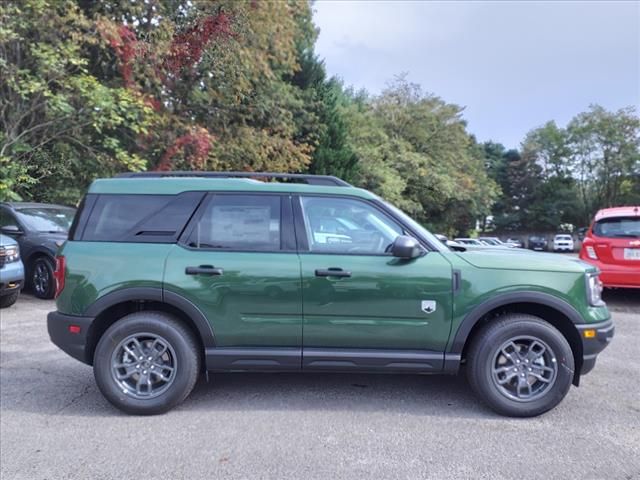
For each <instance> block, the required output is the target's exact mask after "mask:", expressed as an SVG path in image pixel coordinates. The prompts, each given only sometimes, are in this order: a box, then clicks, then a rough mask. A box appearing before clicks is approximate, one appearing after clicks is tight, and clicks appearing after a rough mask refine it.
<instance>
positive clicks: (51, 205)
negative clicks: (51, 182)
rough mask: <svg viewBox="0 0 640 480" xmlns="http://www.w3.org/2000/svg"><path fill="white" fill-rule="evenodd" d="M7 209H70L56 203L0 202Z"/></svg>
mask: <svg viewBox="0 0 640 480" xmlns="http://www.w3.org/2000/svg"><path fill="white" fill-rule="evenodd" d="M1 203H2V205H7V206H8V207H9V208H13V209H15V210H20V209H21V208H71V209H73V207H69V206H68V205H58V204H56V203H38V202H1Z"/></svg>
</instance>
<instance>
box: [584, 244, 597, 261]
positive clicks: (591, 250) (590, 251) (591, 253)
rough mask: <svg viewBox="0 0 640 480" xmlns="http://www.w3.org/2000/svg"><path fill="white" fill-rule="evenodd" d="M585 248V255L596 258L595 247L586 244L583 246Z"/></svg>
mask: <svg viewBox="0 0 640 480" xmlns="http://www.w3.org/2000/svg"><path fill="white" fill-rule="evenodd" d="M585 250H586V251H587V257H589V258H590V259H592V260H597V259H598V254H597V253H596V249H595V248H593V247H592V246H591V245H587V246H586V247H585Z"/></svg>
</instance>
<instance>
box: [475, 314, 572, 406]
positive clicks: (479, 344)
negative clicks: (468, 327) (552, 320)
mask: <svg viewBox="0 0 640 480" xmlns="http://www.w3.org/2000/svg"><path fill="white" fill-rule="evenodd" d="M467 362H468V366H467V376H468V379H469V383H470V384H471V388H473V390H474V391H475V392H476V393H477V394H478V396H479V397H480V398H481V399H482V400H483V401H484V402H485V403H487V405H489V407H491V408H492V409H493V410H495V411H496V412H498V413H500V414H503V415H509V416H513V417H533V416H536V415H540V414H542V413H544V412H546V411H548V410H551V409H552V408H553V407H555V406H556V405H558V404H559V403H560V402H561V401H562V399H563V398H564V397H565V395H566V394H567V392H568V391H569V388H570V387H571V382H572V379H573V372H574V360H573V353H572V351H571V347H570V346H569V343H568V342H567V340H566V339H565V338H564V336H563V335H562V334H561V333H560V332H559V331H558V330H557V329H556V328H555V327H553V326H552V325H550V324H549V323H547V322H545V321H544V320H542V319H541V318H538V317H535V316H533V315H526V314H506V315H504V316H502V317H501V318H500V319H498V320H497V321H494V322H492V323H490V324H488V325H487V326H486V327H484V328H483V329H482V330H481V331H479V332H478V334H477V335H476V336H475V337H474V338H473V340H472V343H471V346H470V348H469V351H468V353H467Z"/></svg>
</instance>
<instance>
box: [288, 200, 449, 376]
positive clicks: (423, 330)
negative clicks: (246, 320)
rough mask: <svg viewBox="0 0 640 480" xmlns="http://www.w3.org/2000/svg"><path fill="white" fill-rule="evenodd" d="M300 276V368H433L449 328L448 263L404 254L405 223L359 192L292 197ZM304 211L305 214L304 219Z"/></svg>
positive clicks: (428, 255)
mask: <svg viewBox="0 0 640 480" xmlns="http://www.w3.org/2000/svg"><path fill="white" fill-rule="evenodd" d="M294 211H295V212H296V235H297V237H298V239H299V240H301V241H300V244H299V248H300V261H301V264H302V280H303V308H304V329H303V368H305V369H320V370H336V369H337V370H345V369H346V370H350V369H364V370H380V371H393V370H397V371H434V370H439V369H441V368H442V363H443V362H442V361H443V352H444V349H445V346H446V342H447V340H448V337H449V331H450V328H451V323H450V321H451V301H452V268H451V265H450V264H449V262H448V261H447V260H446V259H445V258H444V257H443V256H442V255H441V254H440V253H439V252H437V251H430V252H427V253H426V254H425V255H424V256H422V257H419V258H415V259H411V260H404V259H399V258H395V257H393V256H392V255H391V254H390V253H388V251H389V246H390V244H391V243H392V242H393V241H394V240H395V238H396V237H397V236H398V235H403V234H407V233H408V232H407V231H406V230H405V228H404V227H403V226H402V225H401V224H400V223H399V222H397V221H396V220H394V219H393V218H392V217H391V216H390V215H389V214H388V213H385V212H384V211H382V210H381V209H380V208H378V207H377V206H375V205H374V204H372V203H370V202H366V201H364V200H360V199H356V198H346V197H321V196H302V197H300V198H299V202H298V201H294ZM301 217H302V218H301Z"/></svg>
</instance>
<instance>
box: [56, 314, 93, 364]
mask: <svg viewBox="0 0 640 480" xmlns="http://www.w3.org/2000/svg"><path fill="white" fill-rule="evenodd" d="M91 322H93V317H76V316H73V315H65V314H63V313H59V312H50V313H49V315H47V330H48V331H49V338H51V341H52V342H53V344H54V345H56V346H57V347H58V348H59V349H60V350H62V351H63V352H65V353H66V354H68V355H70V356H72V357H73V358H75V359H76V360H80V361H81V362H82V363H86V364H87V365H91V363H92V359H89V358H87V357H88V355H87V352H86V346H87V337H88V336H87V333H88V332H89V327H90V326H91ZM71 325H73V326H76V327H80V331H79V332H78V333H71V331H70V330H69V327H70V326H71Z"/></svg>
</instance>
